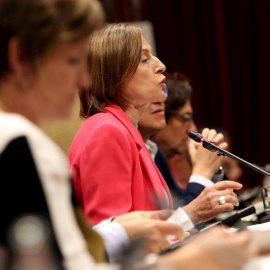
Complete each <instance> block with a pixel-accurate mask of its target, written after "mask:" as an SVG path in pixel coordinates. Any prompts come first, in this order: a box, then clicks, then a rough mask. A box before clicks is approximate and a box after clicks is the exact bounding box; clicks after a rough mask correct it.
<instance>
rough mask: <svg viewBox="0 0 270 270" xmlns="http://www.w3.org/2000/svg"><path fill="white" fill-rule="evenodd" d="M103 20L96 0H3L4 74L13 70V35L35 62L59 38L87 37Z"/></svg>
mask: <svg viewBox="0 0 270 270" xmlns="http://www.w3.org/2000/svg"><path fill="white" fill-rule="evenodd" d="M103 20H104V13H103V9H102V8H101V5H100V4H99V3H98V2H97V1H96V0H1V2H0V37H1V38H0V58H1V63H0V78H2V77H3V76H4V75H5V74H6V73H8V72H10V67H9V63H8V59H7V50H8V44H9V41H10V40H11V39H12V38H14V37H16V38H18V40H19V44H20V50H21V51H20V53H21V57H23V58H25V59H27V60H28V61H30V62H31V63H32V64H34V65H35V64H37V62H38V61H39V60H40V59H41V58H42V57H43V56H44V55H45V53H46V52H47V50H48V49H49V48H50V47H51V46H52V45H53V44H54V43H55V42H58V41H60V42H61V41H62V42H72V41H79V40H81V39H83V38H87V37H88V36H89V35H90V33H91V32H92V31H93V30H94V29H96V27H98V26H99V25H100V24H102V21H103Z"/></svg>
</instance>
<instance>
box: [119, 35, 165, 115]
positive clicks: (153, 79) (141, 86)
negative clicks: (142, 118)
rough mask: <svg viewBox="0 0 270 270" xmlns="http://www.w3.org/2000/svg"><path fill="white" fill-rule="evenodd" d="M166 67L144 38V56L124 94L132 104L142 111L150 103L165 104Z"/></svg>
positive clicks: (126, 84)
mask: <svg viewBox="0 0 270 270" xmlns="http://www.w3.org/2000/svg"><path fill="white" fill-rule="evenodd" d="M165 69H166V67H165V66H164V64H163V63H162V62H161V61H160V60H159V59H158V58H157V57H155V56H153V55H152V53H151V47H150V46H149V44H148V43H147V42H146V40H145V39H144V38H143V37H142V55H141V60H140V63H139V65H138V68H137V70H136V72H135V73H134V74H133V75H132V76H131V77H129V78H128V79H127V80H126V82H125V84H124V93H125V95H126V97H127V98H128V100H130V102H131V104H132V105H133V106H134V107H135V108H136V109H138V110H142V109H143V108H144V107H145V106H146V105H147V104H148V103H149V102H164V101H165V100H166V94H165V91H164V90H165V88H166V84H165V76H164V75H163V74H162V73H163V72H164V71H165Z"/></svg>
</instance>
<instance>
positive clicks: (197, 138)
mask: <svg viewBox="0 0 270 270" xmlns="http://www.w3.org/2000/svg"><path fill="white" fill-rule="evenodd" d="M188 135H189V137H190V138H191V139H193V140H194V141H196V142H198V143H201V144H202V145H203V147H204V148H206V149H208V150H210V151H211V152H216V153H217V155H218V156H226V157H229V158H232V159H235V160H237V161H239V162H241V163H242V164H244V165H245V166H247V167H249V168H251V169H253V170H255V171H258V172H260V173H262V174H264V175H267V176H270V173H269V172H268V171H266V170H264V169H262V168H260V167H259V166H256V165H254V164H252V163H249V162H247V161H245V160H244V159H242V158H240V157H237V156H236V155H234V154H232V153H230V152H228V151H226V150H224V149H222V148H220V147H218V146H217V145H215V144H213V143H211V142H210V141H208V140H207V139H206V138H204V137H203V135H202V134H200V133H197V132H193V131H191V132H189V134H188Z"/></svg>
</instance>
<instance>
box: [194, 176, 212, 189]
mask: <svg viewBox="0 0 270 270" xmlns="http://www.w3.org/2000/svg"><path fill="white" fill-rule="evenodd" d="M189 183H197V184H200V185H202V186H204V187H210V186H213V185H214V183H213V182H212V181H211V180H209V179H208V178H206V177H204V176H201V175H198V174H193V175H191V176H190V178H189Z"/></svg>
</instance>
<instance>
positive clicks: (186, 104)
mask: <svg viewBox="0 0 270 270" xmlns="http://www.w3.org/2000/svg"><path fill="white" fill-rule="evenodd" d="M165 75H166V76H167V79H166V84H167V88H168V97H167V100H166V103H151V104H149V106H148V107H147V108H146V109H145V110H144V112H143V114H142V117H141V119H140V122H139V130H140V132H141V134H142V137H143V139H144V141H145V143H146V146H147V147H148V149H149V151H150V152H151V154H152V157H153V159H154V160H155V163H156V164H157V166H158V168H159V170H160V171H161V173H162V175H163V177H164V179H165V180H166V182H167V184H168V186H169V189H170V191H171V194H172V197H173V202H174V208H177V207H179V205H186V204H188V203H190V202H191V201H193V200H194V199H195V198H197V197H198V195H199V194H200V193H201V192H202V191H203V190H204V188H205V187H208V188H207V189H206V190H205V191H208V192H211V191H214V190H216V185H214V184H213V182H212V181H211V180H210V179H211V178H212V177H213V175H214V174H215V172H216V171H217V170H218V168H219V167H220V165H221V163H222V158H221V157H217V155H216V154H215V153H211V152H209V151H208V150H206V149H204V148H203V147H202V146H201V145H199V144H197V143H195V142H193V141H190V140H189V137H188V133H189V132H190V131H196V130H197V128H196V125H195V123H194V121H193V109H192V106H191V101H190V98H191V92H192V88H191V86H190V84H189V81H188V79H187V77H186V76H185V75H184V74H181V73H175V74H174V75H172V74H170V73H166V74H165ZM203 135H204V136H205V137H206V138H207V139H208V140H211V141H212V142H214V143H216V144H218V145H219V146H220V147H226V146H227V144H226V143H224V142H223V135H222V134H221V133H217V132H216V131H215V130H209V129H204V131H203ZM151 139H152V140H153V141H152V140H151ZM154 141H155V142H156V143H157V144H156V143H155V142H154ZM157 145H158V146H157ZM188 145H189V147H188ZM176 171H177V172H179V173H177V174H176ZM177 176H178V177H177ZM180 176H181V177H180ZM224 188H226V187H224ZM203 195H204V194H202V196H203ZM196 202H198V203H199V202H200V200H199V199H198V200H197V201H196ZM193 203H194V206H195V202H193ZM200 204H201V202H200ZM201 205H204V203H203V204H201Z"/></svg>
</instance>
